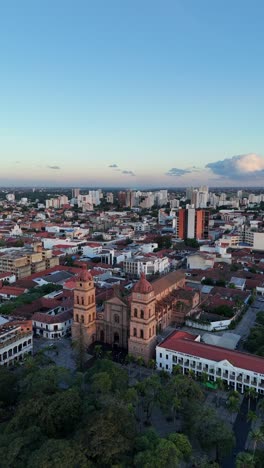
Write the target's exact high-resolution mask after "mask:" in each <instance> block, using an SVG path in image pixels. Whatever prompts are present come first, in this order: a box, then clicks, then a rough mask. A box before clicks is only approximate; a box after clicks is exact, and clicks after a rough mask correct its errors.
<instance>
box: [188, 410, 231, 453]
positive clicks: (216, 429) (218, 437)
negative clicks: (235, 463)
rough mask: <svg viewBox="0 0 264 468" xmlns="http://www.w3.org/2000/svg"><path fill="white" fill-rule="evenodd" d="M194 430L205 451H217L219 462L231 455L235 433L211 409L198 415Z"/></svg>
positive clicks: (201, 411)
mask: <svg viewBox="0 0 264 468" xmlns="http://www.w3.org/2000/svg"><path fill="white" fill-rule="evenodd" d="M194 429H195V435H196V437H197V439H198V441H199V442H200V444H201V446H202V448H203V449H205V450H212V449H215V454H216V461H217V462H218V461H219V460H221V459H222V457H223V456H225V455H227V454H228V453H230V451H231V450H232V447H233V446H234V442H235V439H234V435H233V432H232V431H231V429H230V428H229V426H228V425H227V424H225V422H223V421H222V420H221V419H219V418H218V417H217V415H216V413H215V411H214V410H213V409H211V408H205V409H202V410H200V413H199V414H196V419H195V424H194Z"/></svg>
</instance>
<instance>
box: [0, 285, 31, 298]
mask: <svg viewBox="0 0 264 468" xmlns="http://www.w3.org/2000/svg"><path fill="white" fill-rule="evenodd" d="M24 292H26V289H24V288H17V287H15V286H3V287H2V288H0V295H1V294H9V295H11V296H21V294H24Z"/></svg>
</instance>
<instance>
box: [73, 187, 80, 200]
mask: <svg viewBox="0 0 264 468" xmlns="http://www.w3.org/2000/svg"><path fill="white" fill-rule="evenodd" d="M78 195H80V189H79V188H74V189H72V197H73V198H77V197H78Z"/></svg>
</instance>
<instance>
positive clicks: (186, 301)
mask: <svg viewBox="0 0 264 468" xmlns="http://www.w3.org/2000/svg"><path fill="white" fill-rule="evenodd" d="M199 302H200V294H199V292H197V291H191V290H188V289H187V288H186V287H185V275H184V273H183V272H182V271H174V272H171V273H169V274H168V275H166V276H163V277H161V278H159V279H157V280H155V281H153V282H152V283H150V282H149V281H147V279H146V277H145V275H144V274H141V277H140V279H139V281H138V282H137V283H136V284H135V286H134V288H133V289H132V292H131V294H130V296H128V297H127V298H122V299H121V298H120V297H118V296H117V295H116V296H114V297H112V298H111V299H109V300H107V301H106V302H105V303H104V310H103V311H102V312H96V302H95V286H94V282H93V277H92V275H91V273H90V272H89V271H88V270H83V271H82V272H81V274H80V276H79V278H78V281H77V286H76V288H75V290H74V310H73V325H72V339H73V340H77V339H80V337H81V336H82V339H83V340H84V344H85V346H86V347H87V348H88V347H89V346H90V345H91V344H92V343H93V342H95V341H99V342H102V343H107V344H110V345H113V346H114V345H116V346H119V347H121V348H124V349H127V350H128V353H129V354H131V355H133V356H134V357H143V358H144V360H145V362H147V361H148V360H149V359H151V358H153V357H154V353H155V347H156V344H157V335H158V334H159V333H160V332H161V331H162V330H164V329H165V328H166V327H167V326H169V325H176V326H177V325H178V326H179V325H182V324H183V323H184V319H185V316H186V314H187V313H188V312H189V311H190V310H191V309H193V308H194V307H196V306H197V305H198V304H199Z"/></svg>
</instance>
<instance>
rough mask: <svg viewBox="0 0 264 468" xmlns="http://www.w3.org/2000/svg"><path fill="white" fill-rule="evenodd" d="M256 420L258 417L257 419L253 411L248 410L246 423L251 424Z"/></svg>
mask: <svg viewBox="0 0 264 468" xmlns="http://www.w3.org/2000/svg"><path fill="white" fill-rule="evenodd" d="M257 419H258V417H257V414H256V413H255V411H251V410H249V411H248V414H247V421H248V422H251V423H253V422H255V421H256V420H257Z"/></svg>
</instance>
